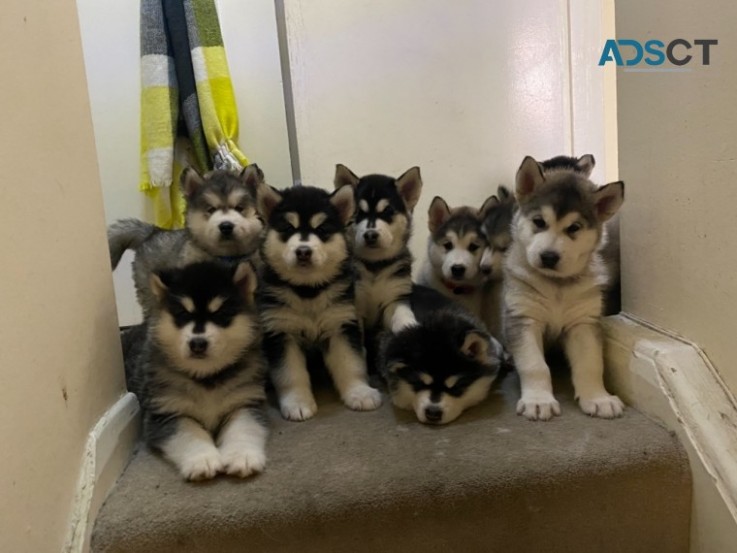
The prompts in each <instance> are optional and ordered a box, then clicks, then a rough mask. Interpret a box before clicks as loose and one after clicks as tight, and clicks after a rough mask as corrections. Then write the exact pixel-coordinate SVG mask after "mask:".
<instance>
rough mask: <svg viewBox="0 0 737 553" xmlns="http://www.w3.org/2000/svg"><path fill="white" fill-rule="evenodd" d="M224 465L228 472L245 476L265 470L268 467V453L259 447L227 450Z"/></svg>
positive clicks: (241, 476) (224, 454)
mask: <svg viewBox="0 0 737 553" xmlns="http://www.w3.org/2000/svg"><path fill="white" fill-rule="evenodd" d="M223 466H224V471H225V472H226V473H227V474H230V475H231V476H238V477H240V478H245V477H246V476H251V475H252V474H256V473H258V472H263V470H264V467H266V454H265V453H264V452H263V451H262V450H257V449H245V450H242V451H226V452H224V453H223Z"/></svg>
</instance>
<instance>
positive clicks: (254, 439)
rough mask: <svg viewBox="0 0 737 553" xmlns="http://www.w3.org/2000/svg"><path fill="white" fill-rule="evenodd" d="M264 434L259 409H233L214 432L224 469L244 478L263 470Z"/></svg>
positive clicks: (264, 428) (264, 457) (263, 422)
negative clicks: (220, 428) (216, 435)
mask: <svg viewBox="0 0 737 553" xmlns="http://www.w3.org/2000/svg"><path fill="white" fill-rule="evenodd" d="M267 434H268V432H267V429H266V423H265V421H264V415H263V413H260V412H259V411H258V410H257V409H255V408H252V409H248V408H244V409H238V410H237V411H236V412H234V413H233V414H232V415H231V416H230V418H229V419H228V422H226V423H225V426H223V429H222V430H221V431H220V435H219V436H218V449H219V450H220V455H221V457H222V460H223V465H224V468H225V472H226V473H228V474H231V475H233V476H240V477H241V478H245V477H246V476H250V475H251V474H253V473H256V472H261V471H263V470H264V467H265V466H266V451H265V450H266V436H267Z"/></svg>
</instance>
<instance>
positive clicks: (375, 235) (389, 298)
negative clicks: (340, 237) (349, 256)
mask: <svg viewBox="0 0 737 553" xmlns="http://www.w3.org/2000/svg"><path fill="white" fill-rule="evenodd" d="M346 184H347V185H350V186H351V187H353V189H354V191H355V199H356V205H357V210H356V214H355V217H354V221H353V225H352V228H351V229H350V231H349V232H351V233H352V236H351V237H350V238H351V239H352V242H353V255H354V259H355V261H356V270H357V281H356V308H357V310H358V315H359V317H360V318H361V319H362V321H363V325H364V329H365V330H366V331H367V332H373V331H377V330H381V329H389V330H391V331H393V332H399V331H400V330H402V329H403V328H405V327H407V326H412V325H414V324H417V321H416V320H415V316H414V315H413V314H412V310H411V309H410V306H409V295H410V293H411V291H412V254H411V253H410V251H409V247H408V243H409V238H410V235H411V233H412V211H413V210H414V207H415V205H417V201H418V200H419V198H420V192H421V191H422V178H421V177H420V169H419V167H413V168H411V169H409V170H408V171H406V172H405V173H404V174H402V176H400V177H399V178H397V179H394V178H392V177H388V176H385V175H366V176H364V177H360V178H359V177H358V176H356V174H355V173H353V172H352V171H351V170H350V169H348V167H346V166H345V165H341V164H338V165H337V166H336V168H335V186H336V188H340V187H341V186H344V185H346Z"/></svg>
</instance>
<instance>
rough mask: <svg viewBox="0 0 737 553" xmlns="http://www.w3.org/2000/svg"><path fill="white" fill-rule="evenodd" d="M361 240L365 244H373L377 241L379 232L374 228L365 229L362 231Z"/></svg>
mask: <svg viewBox="0 0 737 553" xmlns="http://www.w3.org/2000/svg"><path fill="white" fill-rule="evenodd" d="M363 240H364V242H366V245H367V246H375V245H376V243H377V242H378V241H379V233H378V231H375V230H367V231H366V232H364V233H363Z"/></svg>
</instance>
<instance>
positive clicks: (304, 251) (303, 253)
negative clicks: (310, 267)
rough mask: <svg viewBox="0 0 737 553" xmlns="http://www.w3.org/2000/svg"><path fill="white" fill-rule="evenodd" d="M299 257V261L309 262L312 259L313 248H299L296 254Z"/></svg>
mask: <svg viewBox="0 0 737 553" xmlns="http://www.w3.org/2000/svg"><path fill="white" fill-rule="evenodd" d="M294 253H295V254H296V255H297V261H303V262H304V261H309V260H310V258H312V248H310V247H309V246H299V247H298V248H297V250H296V251H295V252H294Z"/></svg>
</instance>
